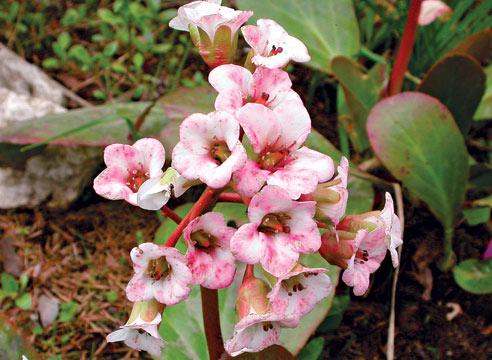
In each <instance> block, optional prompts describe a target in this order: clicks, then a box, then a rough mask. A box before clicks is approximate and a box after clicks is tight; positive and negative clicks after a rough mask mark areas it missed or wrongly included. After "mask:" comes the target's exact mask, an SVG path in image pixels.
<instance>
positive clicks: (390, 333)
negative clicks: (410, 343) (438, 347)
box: [386, 183, 405, 360]
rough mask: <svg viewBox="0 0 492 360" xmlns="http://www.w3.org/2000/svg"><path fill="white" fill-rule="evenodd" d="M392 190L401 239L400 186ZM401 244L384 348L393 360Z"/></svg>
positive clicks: (401, 203)
mask: <svg viewBox="0 0 492 360" xmlns="http://www.w3.org/2000/svg"><path fill="white" fill-rule="evenodd" d="M393 189H394V191H395V195H396V208H397V212H398V218H399V219H400V228H401V236H402V238H403V231H404V229H405V213H404V209H403V195H402V192H401V187H400V184H398V183H393ZM402 249H403V244H402V245H400V247H399V248H398V266H397V267H396V269H395V273H394V275H393V284H392V286H391V305H390V306H391V309H390V318H389V324H388V343H387V347H386V358H387V359H388V360H393V359H394V358H395V305H396V284H397V283H398V275H399V273H400V259H401V252H402Z"/></svg>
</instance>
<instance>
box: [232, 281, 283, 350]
mask: <svg viewBox="0 0 492 360" xmlns="http://www.w3.org/2000/svg"><path fill="white" fill-rule="evenodd" d="M269 290H270V288H269V287H268V285H267V284H266V283H265V282H264V281H262V280H260V279H257V278H254V277H253V278H250V279H246V280H245V281H244V282H243V284H242V285H241V287H240V289H239V291H238V296H237V301H236V312H237V315H238V317H239V322H238V323H237V324H236V325H235V326H234V334H233V336H232V338H230V339H229V340H227V341H226V343H225V346H224V347H225V350H226V351H227V353H228V354H229V355H231V356H238V355H240V354H242V353H245V352H259V351H261V350H263V349H266V348H267V347H269V346H271V345H274V344H277V343H278V342H279V338H280V330H281V328H282V327H285V326H290V323H292V320H293V319H292V318H291V317H288V316H286V315H283V314H278V313H274V312H273V311H272V310H271V306H270V303H269V301H268V298H267V293H268V292H269Z"/></svg>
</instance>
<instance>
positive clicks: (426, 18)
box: [418, 0, 453, 25]
mask: <svg viewBox="0 0 492 360" xmlns="http://www.w3.org/2000/svg"><path fill="white" fill-rule="evenodd" d="M452 11H453V10H451V8H450V7H449V6H448V5H446V3H444V2H442V1H440V0H424V1H423V2H422V7H421V8H420V14H419V19H418V23H419V25H429V24H430V23H432V22H433V21H434V20H436V19H437V18H438V17H440V16H443V15H444V14H447V13H450V12H452Z"/></svg>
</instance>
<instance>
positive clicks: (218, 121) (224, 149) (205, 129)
mask: <svg viewBox="0 0 492 360" xmlns="http://www.w3.org/2000/svg"><path fill="white" fill-rule="evenodd" d="M179 135H180V141H179V143H178V144H177V145H176V146H175V147H174V150H173V162H172V164H173V167H174V168H175V169H176V170H178V172H179V173H181V175H183V176H184V177H185V178H187V179H200V180H201V181H202V182H204V183H205V184H207V185H208V186H210V187H211V188H214V189H218V188H222V187H224V186H225V185H227V183H228V182H229V180H230V179H231V176H232V173H233V172H234V171H236V170H238V169H240V168H241V167H242V166H243V165H244V163H245V162H246V160H247V156H246V150H244V147H243V145H242V144H241V141H240V140H239V123H238V122H237V120H236V119H235V118H234V117H233V116H232V115H231V114H228V113H226V112H223V111H216V112H212V113H210V114H208V115H204V114H193V115H191V116H189V117H187V118H186V119H185V120H184V121H183V123H182V124H181V126H180V130H179Z"/></svg>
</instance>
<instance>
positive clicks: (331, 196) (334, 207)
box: [306, 157, 348, 225]
mask: <svg viewBox="0 0 492 360" xmlns="http://www.w3.org/2000/svg"><path fill="white" fill-rule="evenodd" d="M347 178H348V160H347V158H345V157H342V159H341V160H340V165H339V166H338V175H337V176H336V177H335V178H334V179H333V180H331V181H329V182H326V183H322V184H318V186H317V187H316V190H315V191H314V192H313V193H311V194H309V195H308V196H306V198H307V199H310V200H314V201H316V209H317V214H316V216H317V217H318V216H319V217H320V219H321V220H325V219H326V218H328V219H329V220H330V221H331V222H332V224H333V225H336V224H338V223H339V222H340V219H341V218H342V217H343V215H344V214H345V209H346V208H347V200H348V190H347Z"/></svg>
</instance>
